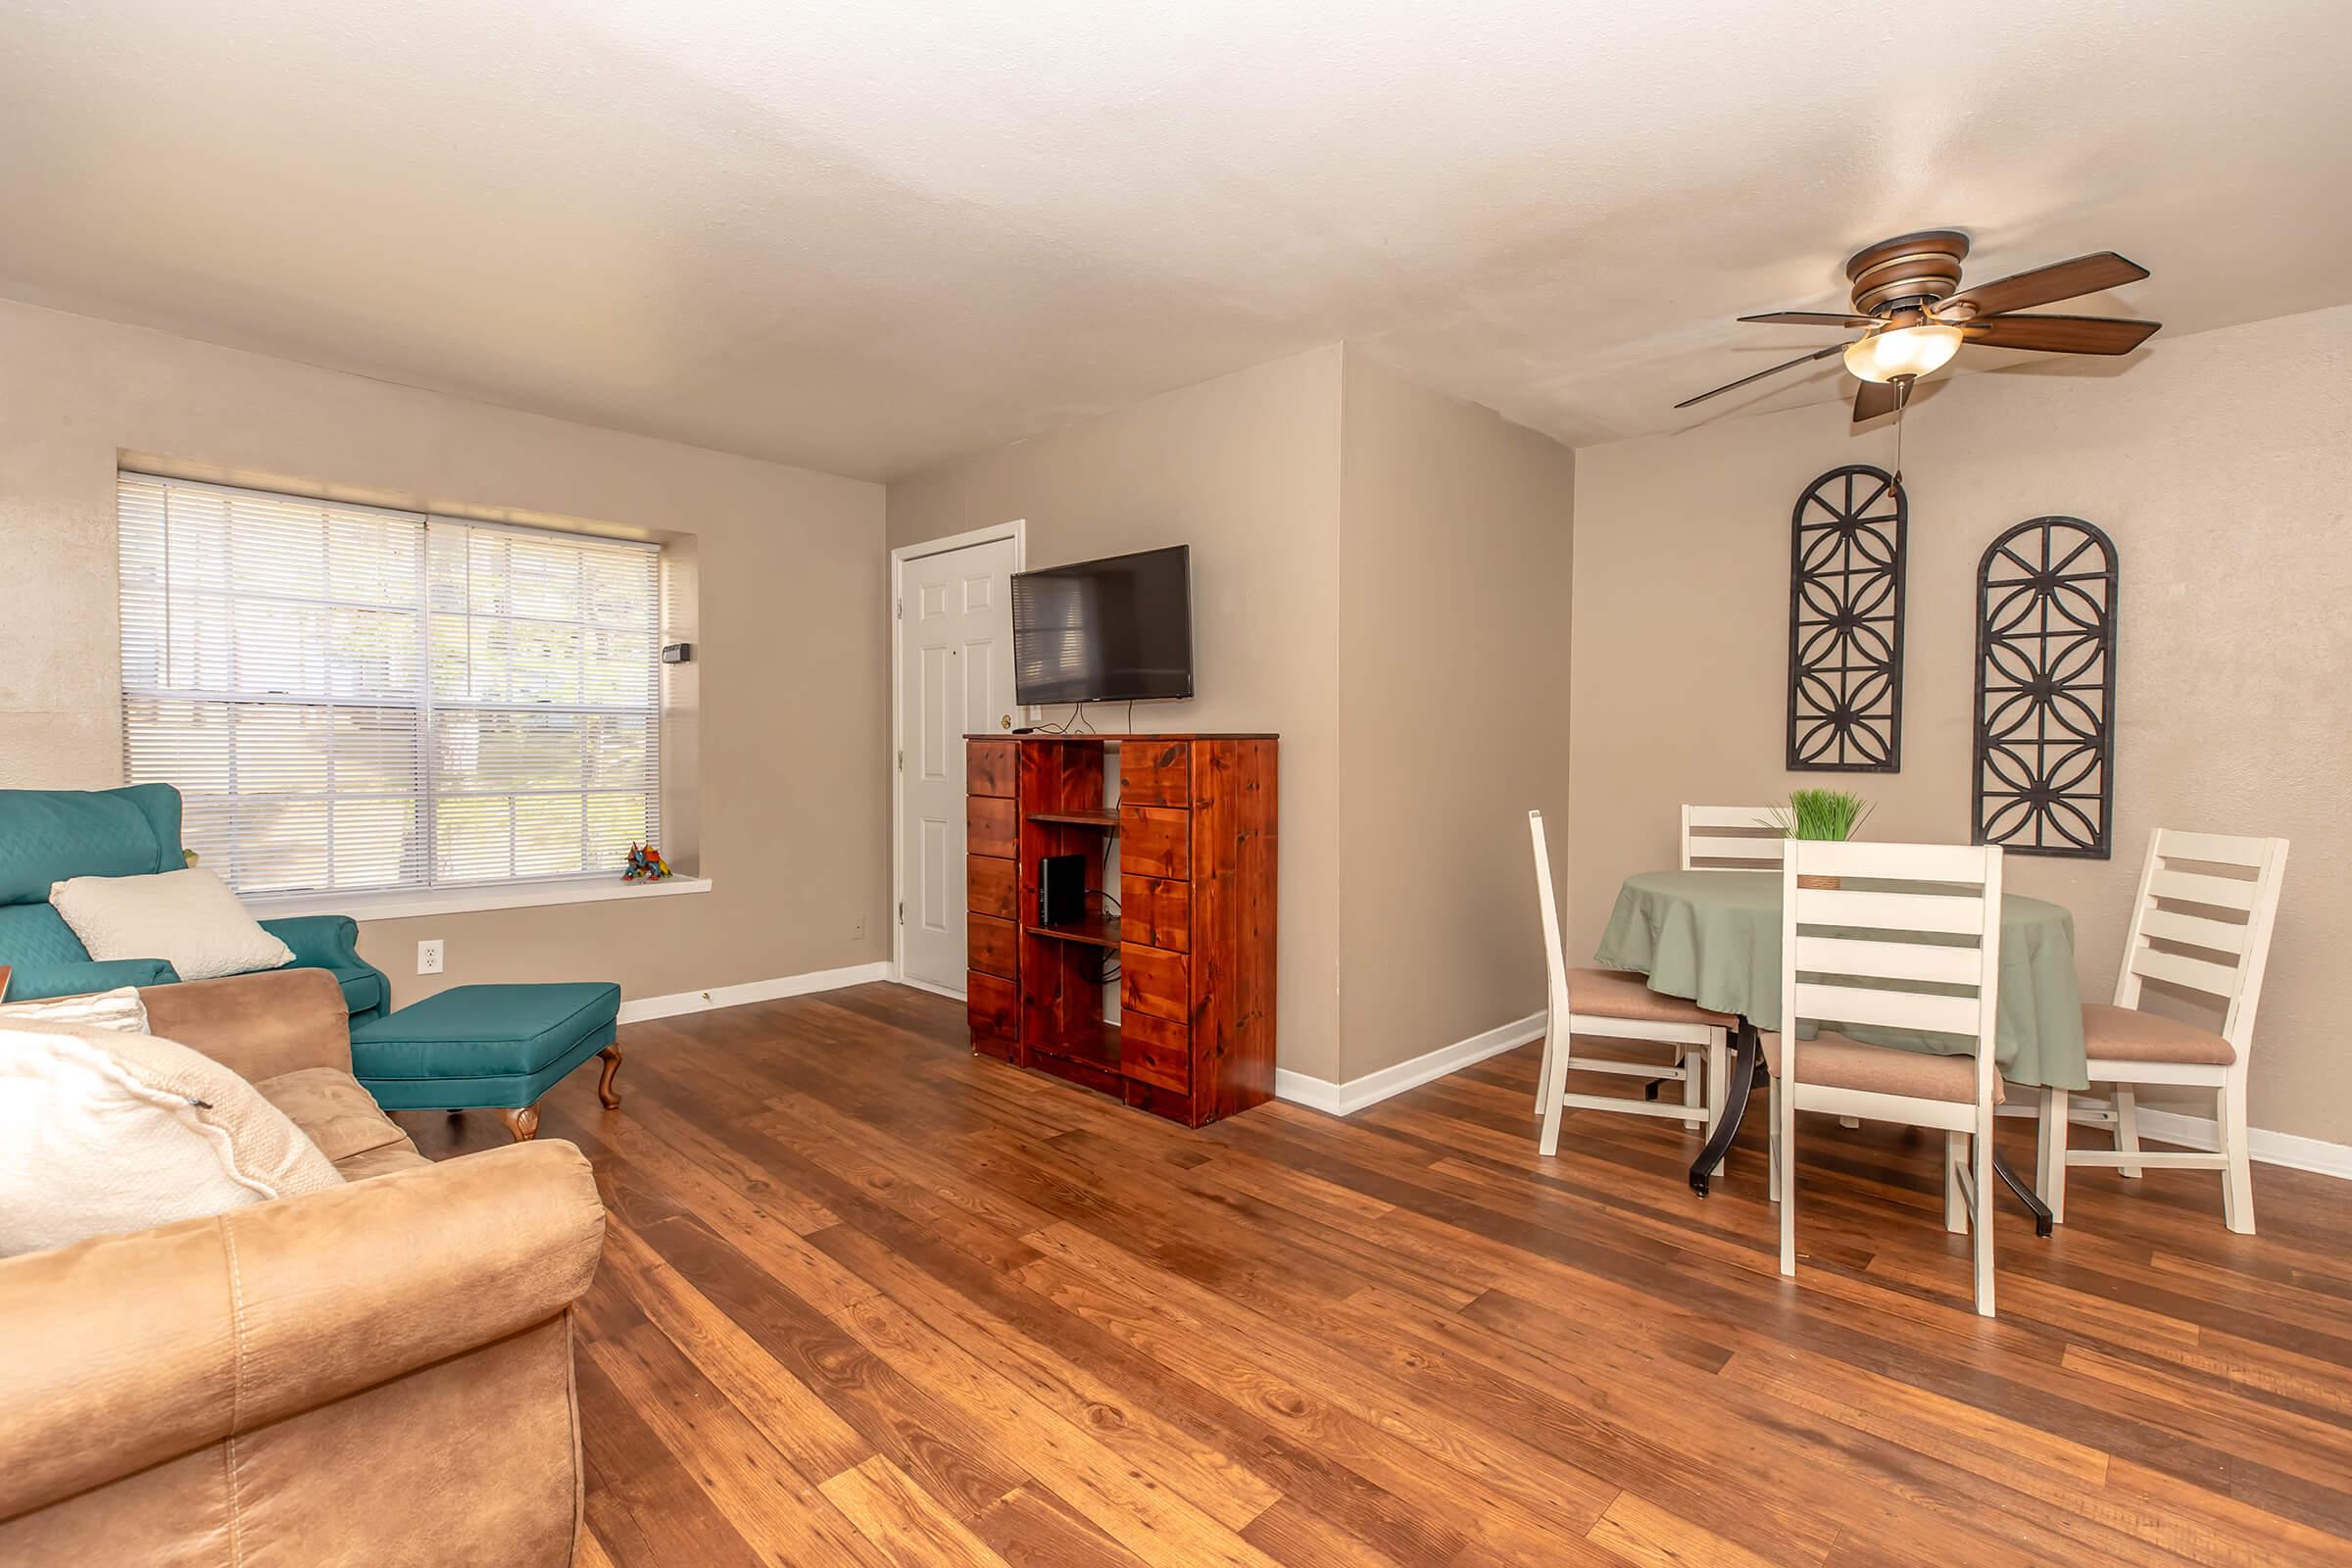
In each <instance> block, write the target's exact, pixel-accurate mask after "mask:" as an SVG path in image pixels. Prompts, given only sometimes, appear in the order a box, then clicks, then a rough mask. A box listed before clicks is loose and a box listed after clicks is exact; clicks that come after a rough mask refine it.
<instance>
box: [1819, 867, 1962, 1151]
mask: <svg viewBox="0 0 2352 1568" xmlns="http://www.w3.org/2000/svg"><path fill="white" fill-rule="evenodd" d="M1799 876H1835V877H1840V878H1852V879H1854V880H1857V881H1862V880H1867V881H1873V882H1890V883H1899V882H1932V883H1936V884H1938V885H1939V886H1940V888H1941V891H1936V892H1921V891H1916V890H1912V889H1904V888H1873V889H1860V888H1843V887H1839V888H1808V887H1802V886H1800V885H1799V884H1798V881H1797V879H1798V877H1799ZM2000 910H2001V851H2000V849H1999V847H1998V846H1976V845H1954V844H1878V843H1869V844H1855V843H1829V842H1825V841H1821V840H1813V839H1797V840H1791V841H1790V842H1789V856H1788V858H1787V860H1786V861H1785V862H1784V863H1783V865H1782V867H1781V996H1782V1005H1781V1051H1782V1053H1783V1056H1782V1062H1783V1066H1784V1070H1785V1071H1787V1072H1789V1075H1790V1077H1791V1079H1792V1081H1798V1082H1801V1081H1802V1077H1803V1075H1802V1074H1801V1073H1799V1072H1797V1071H1796V1069H1795V1067H1794V1066H1793V1065H1792V1064H1793V1063H1794V1062H1795V1061H1796V1059H1797V1054H1798V1052H1799V1049H1800V1048H1799V1045H1798V1041H1797V1038H1796V1037H1797V1034H1798V1028H1799V1025H1800V1024H1803V1023H1826V1024H1830V1025H1833V1026H1838V1025H1855V1026H1861V1027H1877V1028H1888V1029H1925V1030H1934V1031H1936V1032H1937V1033H1941V1034H1952V1035H1970V1036H1974V1037H1975V1039H1976V1041H1977V1051H1976V1088H1977V1098H1978V1102H1979V1103H1980V1104H1983V1105H1985V1106H1989V1105H1990V1104H1991V1103H1992V1086H1993V1075H1994V1074H1995V1073H1996V1072H1997V1071H1998V1070H1999V1069H1998V1067H1997V1066H1996V1064H1995V1062H1994V1059H1993V1031H1994V1021H1995V1019H1997V1018H1998V1016H1999V1013H2000V953H2001V914H2000ZM1857 929H1858V930H1860V931H1862V932H1865V933H1867V934H1860V935H1857V934H1852V933H1854V932H1855V931H1856V930H1857ZM1951 936H1974V937H1975V938H1976V939H1977V945H1976V946H1975V947H1973V948H1966V947H1956V946H1953V945H1952V944H1950V943H1949V942H1935V941H1922V940H1920V939H1921V938H1924V937H1951ZM1805 974H1811V975H1818V976H1822V977H1824V978H1821V979H1817V980H1803V979H1800V978H1798V977H1799V976H1800V975H1805ZM1830 977H1835V978H1830ZM1920 983H1933V984H1936V985H1938V986H1941V987H1944V988H1947V989H1946V990H1944V991H1940V992H1922V991H1919V990H1917V989H1915V987H1916V986H1917V985H1918V984H1920ZM1962 986H1965V987H1967V988H1969V990H1970V991H1971V992H1972V993H1973V994H1971V995H1966V996H1955V995H1952V994H1950V989H1949V988H1954V987H1962ZM1889 1049H1892V1048H1889Z"/></svg>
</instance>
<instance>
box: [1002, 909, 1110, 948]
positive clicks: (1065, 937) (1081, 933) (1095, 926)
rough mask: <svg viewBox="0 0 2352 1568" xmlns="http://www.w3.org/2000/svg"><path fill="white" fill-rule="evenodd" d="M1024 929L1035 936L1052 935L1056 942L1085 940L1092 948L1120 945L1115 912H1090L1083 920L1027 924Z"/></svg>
mask: <svg viewBox="0 0 2352 1568" xmlns="http://www.w3.org/2000/svg"><path fill="white" fill-rule="evenodd" d="M1021 929H1022V930H1024V931H1026V932H1028V933H1029V934H1030V935H1031V936H1033V937H1052V938H1053V939H1054V941H1056V942H1083V943H1085V944H1086V945H1087V946H1088V947H1091V948H1115V947H1117V946H1118V945H1119V917H1118V916H1117V915H1115V914H1090V915H1088V916H1087V917H1086V918H1085V919H1083V920H1072V921H1070V922H1069V923H1068V924H1066V925H1025V926H1023V927H1021Z"/></svg>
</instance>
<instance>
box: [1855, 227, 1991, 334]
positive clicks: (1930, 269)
mask: <svg viewBox="0 0 2352 1568" xmlns="http://www.w3.org/2000/svg"><path fill="white" fill-rule="evenodd" d="M1967 259H1968V236H1967V235H1966V234H1963V233H1961V232H1960V231H1959V230H1958V229H1956V228H1923V229H1921V230H1920V231H1919V232H1918V233H1916V234H1898V235H1896V236H1895V237H1894V238H1893V239H1883V240H1881V241H1879V242H1878V243H1877V244H1876V245H1869V246H1865V247H1864V248H1863V249H1861V250H1858V251H1856V252H1854V254H1853V255H1852V256H1851V257H1850V258H1848V259H1847V261H1846V264H1845V278H1846V281H1847V282H1849V283H1851V284H1853V286H1854V310H1855V311H1856V312H1857V313H1858V314H1860V315H1863V316H1884V315H1887V314H1889V313H1890V311H1891V310H1892V309H1893V308H1896V307H1899V306H1906V305H1907V306H1911V307H1914V308H1925V307H1927V306H1932V305H1936V304H1937V303H1939V302H1941V301H1943V300H1947V299H1949V298H1951V297H1952V295H1953V294H1954V293H1956V292H1958V290H1959V287H1960V264H1961V263H1962V262H1964V261H1966V260H1967Z"/></svg>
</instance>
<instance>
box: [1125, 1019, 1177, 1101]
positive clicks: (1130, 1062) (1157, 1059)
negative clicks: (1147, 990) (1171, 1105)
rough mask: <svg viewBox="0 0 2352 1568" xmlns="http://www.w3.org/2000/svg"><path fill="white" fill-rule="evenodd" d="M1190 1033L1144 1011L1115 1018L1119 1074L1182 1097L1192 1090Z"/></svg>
mask: <svg viewBox="0 0 2352 1568" xmlns="http://www.w3.org/2000/svg"><path fill="white" fill-rule="evenodd" d="M1192 1057H1193V1051H1192V1031H1191V1030H1190V1029H1188V1028H1186V1027H1185V1026H1184V1025H1183V1024H1180V1023H1170V1022H1168V1021H1167V1020H1166V1019H1164V1018H1154V1017H1152V1015H1151V1014H1150V1013H1147V1012H1135V1013H1122V1014H1120V1016H1119V1072H1120V1074H1121V1075H1122V1076H1124V1077H1128V1078H1141V1079H1142V1080H1143V1081H1144V1082H1146V1083H1148V1084H1157V1085H1158V1086H1159V1087H1160V1088H1162V1089H1172V1090H1174V1091H1175V1092H1176V1093H1178V1094H1180V1095H1181V1094H1183V1093H1184V1092H1185V1091H1186V1090H1188V1089H1190V1088H1192V1087H1193V1059H1192Z"/></svg>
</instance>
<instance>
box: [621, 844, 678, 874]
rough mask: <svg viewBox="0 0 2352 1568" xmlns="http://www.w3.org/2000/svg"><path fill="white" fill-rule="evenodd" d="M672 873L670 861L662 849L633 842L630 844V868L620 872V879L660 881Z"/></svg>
mask: <svg viewBox="0 0 2352 1568" xmlns="http://www.w3.org/2000/svg"><path fill="white" fill-rule="evenodd" d="M671 874H672V873H671V872H670V869H669V862H668V861H667V860H664V859H663V858H662V852H661V851H660V850H657V849H655V848H654V847H653V846H652V845H651V844H643V845H639V844H632V845H630V846H629V864H628V869H626V870H624V871H622V872H621V873H620V879H621V880H622V881H623V882H660V881H663V880H665V879H666V878H667V877H669V876H670V875H671Z"/></svg>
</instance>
